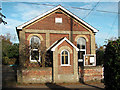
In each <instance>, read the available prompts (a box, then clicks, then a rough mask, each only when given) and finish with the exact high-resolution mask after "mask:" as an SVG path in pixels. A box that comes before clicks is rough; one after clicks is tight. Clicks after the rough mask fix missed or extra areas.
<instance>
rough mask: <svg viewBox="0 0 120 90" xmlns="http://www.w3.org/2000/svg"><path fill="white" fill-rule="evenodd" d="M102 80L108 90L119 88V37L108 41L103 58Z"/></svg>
mask: <svg viewBox="0 0 120 90" xmlns="http://www.w3.org/2000/svg"><path fill="white" fill-rule="evenodd" d="M104 67H105V69H104V80H105V87H106V89H107V90H108V89H109V90H119V89H120V38H119V39H117V40H115V41H110V40H109V42H108V44H107V46H106V50H105V59H104Z"/></svg>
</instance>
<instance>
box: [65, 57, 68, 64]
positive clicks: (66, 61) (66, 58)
mask: <svg viewBox="0 0 120 90" xmlns="http://www.w3.org/2000/svg"><path fill="white" fill-rule="evenodd" d="M65 64H68V56H65Z"/></svg>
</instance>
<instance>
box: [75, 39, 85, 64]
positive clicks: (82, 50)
mask: <svg viewBox="0 0 120 90" xmlns="http://www.w3.org/2000/svg"><path fill="white" fill-rule="evenodd" d="M77 48H79V51H78V62H83V59H84V55H85V54H86V40H85V38H83V37H80V38H78V40H77Z"/></svg>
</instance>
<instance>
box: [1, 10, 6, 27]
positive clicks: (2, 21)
mask: <svg viewBox="0 0 120 90" xmlns="http://www.w3.org/2000/svg"><path fill="white" fill-rule="evenodd" d="M1 10H2V8H0V11H1ZM2 17H3V18H6V17H5V16H4V15H3V14H2V13H1V12H0V24H1V23H3V24H4V25H5V24H7V22H5V21H4V20H3V18H2Z"/></svg>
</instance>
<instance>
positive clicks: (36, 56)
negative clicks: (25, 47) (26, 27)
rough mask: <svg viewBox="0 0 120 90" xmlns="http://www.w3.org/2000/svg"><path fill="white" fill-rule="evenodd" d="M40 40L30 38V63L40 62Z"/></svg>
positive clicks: (34, 37)
mask: <svg viewBox="0 0 120 90" xmlns="http://www.w3.org/2000/svg"><path fill="white" fill-rule="evenodd" d="M39 47H40V39H39V37H37V36H32V37H31V39H30V61H31V62H37V61H39V62H40V52H39Z"/></svg>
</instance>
